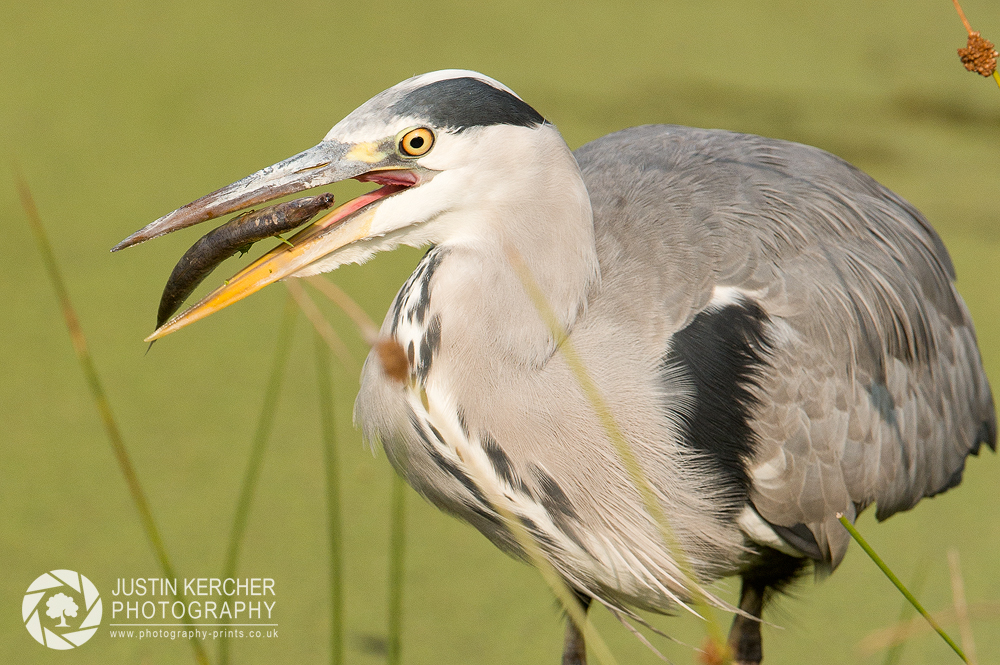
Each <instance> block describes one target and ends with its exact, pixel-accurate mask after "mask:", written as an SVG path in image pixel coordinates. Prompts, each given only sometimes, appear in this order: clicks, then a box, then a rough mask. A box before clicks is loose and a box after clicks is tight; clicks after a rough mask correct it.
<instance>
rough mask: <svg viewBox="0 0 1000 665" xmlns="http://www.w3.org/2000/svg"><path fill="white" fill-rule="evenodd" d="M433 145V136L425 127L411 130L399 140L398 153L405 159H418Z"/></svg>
mask: <svg viewBox="0 0 1000 665" xmlns="http://www.w3.org/2000/svg"><path fill="white" fill-rule="evenodd" d="M432 145H434V134H433V133H432V132H431V130H429V129H427V128H426V127H418V128H416V129H412V130H410V131H408V132H406V134H404V135H403V138H401V139H400V140H399V151H400V152H401V153H403V156H405V157H420V156H421V155H425V154H427V151H428V150H430V149H431V146H432Z"/></svg>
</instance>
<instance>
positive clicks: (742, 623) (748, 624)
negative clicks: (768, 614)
mask: <svg viewBox="0 0 1000 665" xmlns="http://www.w3.org/2000/svg"><path fill="white" fill-rule="evenodd" d="M764 591H765V587H764V586H762V585H760V584H754V583H748V582H747V578H746V577H744V578H743V587H742V588H741V589H740V609H741V610H743V611H744V612H746V613H747V614H749V615H750V616H752V617H756V618H757V621H754V620H753V619H748V618H747V617H745V616H741V615H739V614H737V615H736V616H734V617H733V627H732V628H730V629H729V650H730V651H731V652H732V656H733V663H734V665H758V664H759V663H760V661H761V658H763V650H762V648H761V641H760V616H761V613H762V612H763V610H764Z"/></svg>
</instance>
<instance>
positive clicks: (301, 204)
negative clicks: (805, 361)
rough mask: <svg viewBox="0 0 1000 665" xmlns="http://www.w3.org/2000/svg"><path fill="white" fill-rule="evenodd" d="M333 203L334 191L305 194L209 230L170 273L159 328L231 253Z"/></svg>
mask: <svg viewBox="0 0 1000 665" xmlns="http://www.w3.org/2000/svg"><path fill="white" fill-rule="evenodd" d="M331 206H333V194H329V193H327V194H321V195H319V196H305V197H302V198H299V199H295V200H294V201H286V202H284V203H279V204H277V205H273V206H269V207H267V208H263V209H261V210H251V211H249V212H245V213H243V214H242V215H238V216H236V217H234V218H233V219H231V220H229V221H228V222H226V223H225V224H223V225H222V226H220V227H218V228H216V229H214V230H212V231H209V232H208V233H206V234H205V235H204V236H202V237H201V239H200V240H199V241H198V242H196V243H195V244H194V245H192V246H191V249H189V250H188V251H187V252H185V253H184V256H182V257H181V259H180V261H178V262H177V265H176V266H174V270H173V272H171V273H170V279H168V280H167V285H166V286H165V287H164V288H163V295H162V296H161V297H160V309H159V311H158V312H157V315H156V327H157V328H159V327H160V326H162V325H163V324H164V322H166V320H167V319H169V318H170V317H171V316H173V314H174V312H176V311H177V310H178V309H179V308H180V306H181V305H182V304H183V303H184V301H185V300H187V298H188V296H190V295H191V293H192V292H193V291H194V290H195V289H196V288H197V287H198V285H199V284H201V283H202V281H203V280H204V279H205V278H206V277H208V276H209V275H210V274H211V272H212V271H213V270H215V267H216V266H218V265H219V264H220V263H222V262H223V261H225V260H226V259H228V258H229V257H230V256H232V255H234V254H236V253H237V252H246V251H247V250H248V249H250V245H252V244H254V243H255V242H258V241H260V240H264V239H265V238H271V237H273V236H276V235H278V234H279V233H284V232H285V231H290V230H291V229H294V228H296V227H298V226H301V225H302V224H304V223H305V222H307V221H309V220H310V219H312V218H313V217H314V216H316V214H317V213H319V212H321V211H323V210H326V209H328V208H330V207H331ZM285 242H288V241H285Z"/></svg>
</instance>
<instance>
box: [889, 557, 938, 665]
mask: <svg viewBox="0 0 1000 665" xmlns="http://www.w3.org/2000/svg"><path fill="white" fill-rule="evenodd" d="M926 580H927V565H926V561H922V562H921V563H920V565H918V566H917V571H916V572H915V573H914V574H913V579H912V580H911V581H910V588H911V589H913V595H917V594H918V593H920V590H921V589H923V587H924V582H925V581H926ZM913 612H914V608H913V605H911V604H910V603H909V602H906V601H905V599H904V602H903V605H902V607H901V608H900V610H899V621H898V623H897V626H898V630H897V633H896V635H895V636H894V637H895V638H896V641H895V642H894V643H893V645H892V646H891V647H889V649H888V650H887V651H886V653H885V660H884V661H882V665H896V664H897V663H899V662H900V660H901V659H902V657H903V647H904V645H905V640H904V639H903V635H904V631H905V630H906V629H905V626H906V623H907V622H908V621H909V620H910V617H911V616H912V615H913Z"/></svg>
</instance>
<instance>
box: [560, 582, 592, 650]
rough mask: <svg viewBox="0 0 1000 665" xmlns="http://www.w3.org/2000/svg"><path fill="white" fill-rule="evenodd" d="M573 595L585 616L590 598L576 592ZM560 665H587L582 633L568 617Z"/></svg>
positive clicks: (585, 646) (585, 647)
mask: <svg viewBox="0 0 1000 665" xmlns="http://www.w3.org/2000/svg"><path fill="white" fill-rule="evenodd" d="M573 593H574V595H575V596H576V599H577V600H578V601H579V602H580V606H581V607H582V608H583V612H584V614H586V613H587V609H588V608H590V601H591V600H592V599H591V597H590V596H585V595H584V594H582V593H580V592H579V591H576V590H574V591H573ZM562 665H587V645H586V644H585V643H584V641H583V633H581V632H580V630H579V629H578V628H577V627H576V624H575V623H573V620H572V619H571V618H569V617H568V616H567V617H566V640H565V641H564V642H563V655H562Z"/></svg>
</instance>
